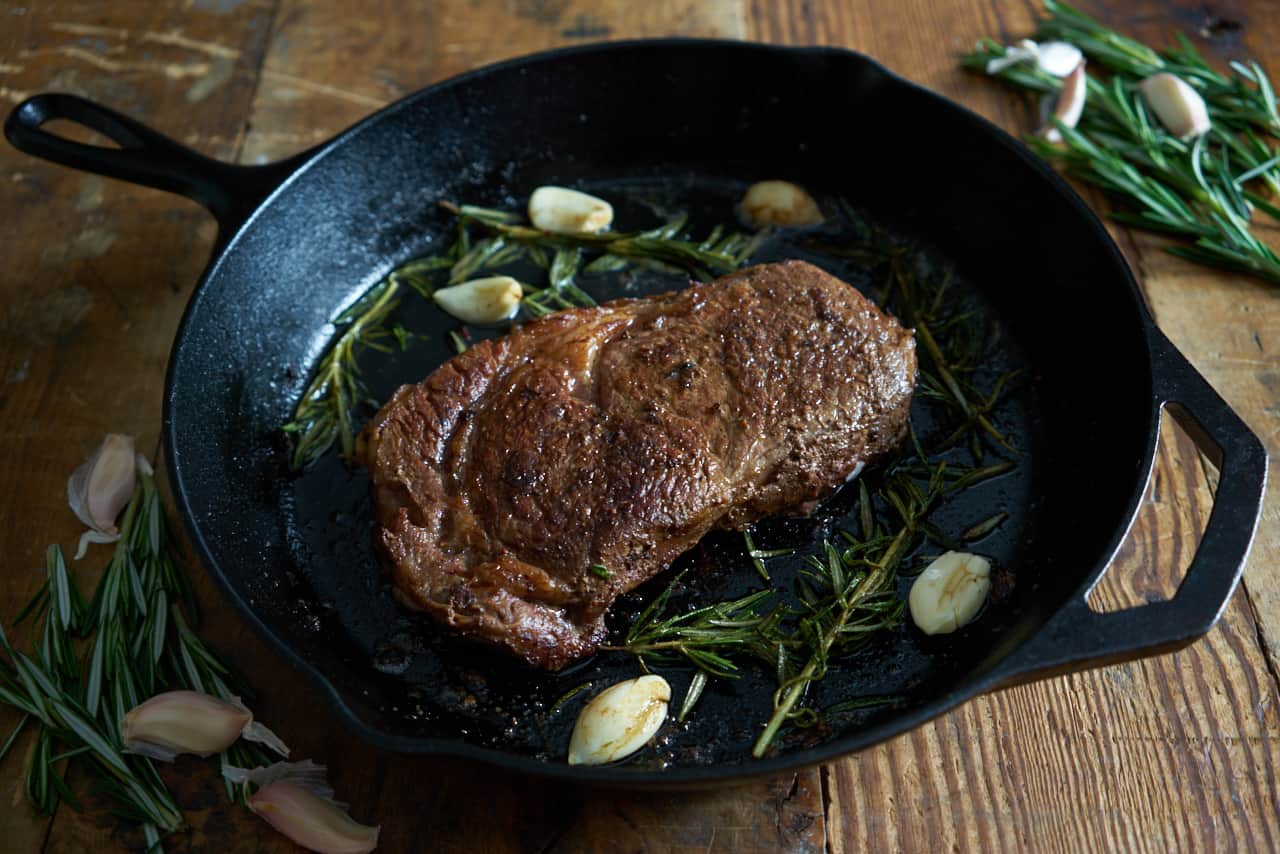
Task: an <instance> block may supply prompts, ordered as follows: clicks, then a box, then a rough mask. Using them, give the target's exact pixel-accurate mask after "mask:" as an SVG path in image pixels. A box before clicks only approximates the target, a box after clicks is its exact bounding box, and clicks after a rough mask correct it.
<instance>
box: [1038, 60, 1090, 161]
mask: <svg viewBox="0 0 1280 854" xmlns="http://www.w3.org/2000/svg"><path fill="white" fill-rule="evenodd" d="M1088 83H1089V78H1088V77H1087V76H1086V75H1085V71H1084V62H1081V63H1080V64H1079V65H1077V66H1076V70H1075V71H1073V72H1071V73H1070V74H1069V75H1067V79H1066V80H1063V81H1062V91H1061V92H1059V93H1058V103H1057V106H1056V107H1054V110H1053V117H1054V118H1055V119H1057V120H1058V121H1060V122H1062V123H1063V124H1064V125H1066V126H1067V127H1069V128H1073V127H1075V126H1076V124H1077V123H1078V122H1079V121H1080V115H1081V114H1082V113H1083V112H1084V99H1085V95H1086V93H1087V92H1088V90H1089V86H1088ZM1043 133H1044V138H1045V139H1047V140H1049V141H1050V142H1053V143H1059V142H1062V132H1061V131H1059V130H1058V128H1057V127H1056V126H1053V125H1050V126H1049V127H1047V128H1045V129H1044V131H1043Z"/></svg>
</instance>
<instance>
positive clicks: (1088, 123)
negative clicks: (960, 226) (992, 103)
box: [962, 0, 1280, 284]
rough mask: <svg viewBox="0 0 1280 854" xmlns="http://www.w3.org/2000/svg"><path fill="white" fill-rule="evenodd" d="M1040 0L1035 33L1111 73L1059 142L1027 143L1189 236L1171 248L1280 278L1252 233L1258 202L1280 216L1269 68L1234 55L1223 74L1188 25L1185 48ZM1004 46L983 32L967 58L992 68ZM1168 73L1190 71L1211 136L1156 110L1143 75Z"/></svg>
mask: <svg viewBox="0 0 1280 854" xmlns="http://www.w3.org/2000/svg"><path fill="white" fill-rule="evenodd" d="M1043 2H1044V8H1045V11H1046V13H1047V15H1048V17H1046V18H1044V19H1042V20H1041V21H1040V22H1039V27H1038V29H1037V33H1036V39H1037V40H1041V41H1063V42H1068V43H1070V44H1073V45H1075V46H1076V47H1078V48H1080V49H1081V50H1082V51H1083V52H1084V53H1085V55H1086V56H1087V57H1088V58H1089V60H1090V61H1091V62H1092V63H1093V65H1091V66H1090V67H1091V68H1092V67H1095V66H1097V67H1101V68H1104V69H1106V71H1107V72H1108V77H1107V79H1105V80H1104V79H1102V78H1099V77H1097V76H1093V75H1088V79H1087V97H1086V99H1085V105H1084V112H1083V113H1082V115H1081V117H1080V121H1079V123H1078V125H1077V126H1076V127H1075V128H1069V127H1066V126H1063V125H1062V124H1061V123H1060V122H1059V123H1057V126H1058V129H1059V131H1060V132H1061V133H1062V136H1063V144H1062V145H1060V146H1059V145H1054V144H1052V143H1050V142H1048V141H1047V140H1045V139H1043V138H1041V137H1039V136H1030V137H1028V138H1027V144H1028V145H1030V146H1031V147H1032V148H1033V149H1034V150H1035V151H1036V153H1038V154H1039V155H1040V156H1042V157H1044V158H1045V159H1046V160H1048V161H1050V162H1052V163H1055V164H1057V165H1058V166H1060V167H1062V168H1064V169H1065V170H1066V171H1067V172H1068V173H1069V174H1071V175H1073V176H1075V177H1076V178H1079V179H1080V180H1082V181H1084V182H1085V183H1089V184H1093V185H1096V186H1098V187H1100V188H1102V189H1103V190H1104V191H1106V192H1107V193H1109V194H1110V195H1111V196H1112V197H1113V198H1115V199H1117V200H1118V201H1119V202H1120V203H1121V204H1122V208H1121V209H1119V210H1117V211H1115V212H1113V213H1112V214H1111V216H1112V218H1113V219H1115V220H1117V221H1118V222H1122V223H1124V224H1126V225H1131V226H1134V227H1137V228H1141V229H1146V230H1149V231H1156V232H1163V233H1167V234H1170V235H1174V236H1176V237H1180V238H1184V239H1185V240H1186V241H1187V242H1185V243H1182V244H1179V245H1174V246H1170V247H1167V251H1168V252H1170V253H1172V254H1174V255H1177V256H1179V257H1182V258H1186V259H1189V260H1191V261H1196V262H1199V263H1201V264H1205V265H1208V266H1212V267H1220V268H1224V269H1229V270H1234V271H1237V272H1242V273H1247V274H1251V275H1254V276H1257V277H1259V278H1261V279H1264V280H1266V281H1268V282H1271V283H1273V284H1280V256H1277V254H1276V253H1275V251H1273V250H1272V249H1271V247H1269V246H1268V245H1267V244H1266V243H1265V242H1263V241H1262V240H1261V239H1259V238H1258V237H1257V236H1256V235H1254V234H1253V232H1252V231H1251V230H1250V225H1251V221H1252V218H1253V214H1254V211H1255V210H1260V211H1262V212H1263V213H1265V214H1266V215H1267V216H1268V217H1270V218H1271V219H1272V220H1276V221H1280V207H1277V205H1276V202H1275V193H1277V192H1280V155H1278V153H1277V150H1276V148H1275V146H1274V145H1273V144H1272V143H1271V142H1270V141H1269V139H1275V138H1277V137H1280V113H1277V109H1276V96H1275V91H1274V89H1273V88H1272V86H1271V82H1270V80H1269V79H1268V77H1267V74H1266V72H1265V71H1263V69H1262V67H1261V66H1259V65H1258V64H1257V63H1256V62H1254V63H1249V64H1248V65H1246V64H1244V63H1239V62H1233V63H1231V64H1230V72H1229V73H1228V74H1223V73H1220V72H1219V71H1217V70H1215V69H1214V68H1212V67H1211V66H1210V65H1209V64H1208V63H1207V62H1206V61H1205V59H1204V57H1203V56H1201V54H1200V53H1199V52H1198V51H1197V50H1196V48H1195V47H1194V46H1193V45H1192V43H1191V42H1190V40H1189V39H1187V38H1186V37H1185V36H1184V35H1182V34H1181V33H1179V34H1178V35H1177V46H1176V47H1174V48H1170V49H1166V50H1161V51H1157V50H1154V49H1152V48H1150V47H1148V46H1147V45H1144V44H1142V43H1141V42H1138V41H1136V40H1134V39H1131V38H1128V37H1126V36H1123V35H1121V34H1120V33H1117V32H1115V31H1114V30H1111V29H1108V28H1107V27H1104V26H1103V25H1102V24H1100V23H1098V22H1097V21H1094V20H1093V19H1092V18H1090V17H1088V16H1087V15H1084V14H1083V13H1081V12H1079V11H1077V10H1076V9H1074V8H1072V7H1071V6H1068V5H1067V4H1066V3H1062V2H1058V0H1043ZM1006 52H1007V50H1006V48H1005V47H1003V46H1002V45H1000V44H999V43H997V42H995V41H993V40H991V39H985V40H983V41H981V42H979V43H978V45H977V48H976V49H975V50H974V51H973V52H972V53H969V54H967V55H966V56H965V57H964V58H963V60H962V61H963V64H964V65H965V66H966V67H968V68H971V69H974V70H976V71H980V72H983V73H986V69H987V64H988V63H989V62H990V61H992V60H994V59H999V58H1001V57H1003V56H1005V54H1006ZM1160 72H1167V73H1169V74H1173V75H1175V76H1176V77H1178V78H1180V79H1182V80H1183V81H1185V82H1186V83H1188V84H1189V85H1191V86H1192V87H1194V88H1195V89H1196V90H1197V91H1198V92H1199V94H1200V95H1201V97H1203V98H1204V101H1205V105H1206V107H1207V109H1208V113H1209V118H1210V120H1211V123H1212V128H1211V130H1210V131H1209V132H1208V133H1206V134H1204V135H1203V136H1199V137H1197V138H1196V139H1194V140H1183V139H1179V138H1177V137H1175V136H1173V135H1172V134H1170V133H1169V132H1168V131H1166V130H1165V128H1164V127H1163V126H1162V125H1161V124H1160V122H1159V121H1158V120H1156V119H1155V118H1154V117H1153V116H1152V114H1151V111H1150V109H1149V107H1148V106H1147V104H1146V103H1145V101H1144V99H1143V97H1142V96H1141V95H1140V94H1139V92H1138V89H1137V84H1138V83H1139V82H1140V81H1141V80H1143V79H1144V78H1146V77H1148V76H1150V75H1153V74H1157V73H1160ZM995 76H998V77H999V78H1000V79H1002V80H1004V81H1005V82H1007V83H1010V84H1012V85H1014V86H1017V87H1020V88H1023V89H1029V90H1031V91H1035V92H1043V93H1055V92H1057V91H1059V90H1060V89H1061V87H1062V81H1061V80H1059V79H1058V78H1057V77H1054V76H1053V75H1052V74H1049V73H1047V72H1045V71H1042V70H1040V69H1039V68H1037V66H1036V65H1035V63H1034V62H1030V63H1016V64H1014V65H1010V66H1008V67H1006V68H1004V69H1003V70H1000V71H998V72H997V73H996V75H995Z"/></svg>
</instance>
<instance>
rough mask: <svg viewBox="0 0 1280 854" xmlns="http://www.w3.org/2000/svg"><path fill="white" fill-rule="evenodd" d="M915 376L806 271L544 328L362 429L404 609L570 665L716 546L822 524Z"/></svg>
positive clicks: (458, 369) (888, 335)
mask: <svg viewBox="0 0 1280 854" xmlns="http://www.w3.org/2000/svg"><path fill="white" fill-rule="evenodd" d="M915 376H916V357H915V341H914V338H913V337H912V334H911V332H910V330H907V329H903V328H902V326H900V325H899V324H898V322H897V321H896V320H894V319H893V318H892V317H889V316H888V315H886V314H884V313H883V312H881V311H880V310H879V309H878V308H877V307H876V306H875V305H874V304H873V303H872V302H870V301H869V300H867V299H866V298H865V297H863V296H862V295H861V294H860V293H858V291H857V290H856V289H854V288H852V287H850V286H849V285H846V284H845V283H843V282H841V281H840V280H839V279H837V278H835V277H834V276H831V275H829V274H827V273H825V272H823V271H821V270H819V269H818V268H817V267H814V266H812V265H810V264H806V263H804V262H800V261H788V262H784V263H780V264H768V265H761V266H757V267H751V268H748V269H745V270H742V271H740V272H738V273H735V274H733V275H731V276H727V277H725V278H723V279H720V280H718V281H716V282H712V283H710V284H701V285H694V286H691V287H689V288H688V289H686V290H682V291H676V292H673V293H668V294H662V295H660V296H655V297H651V298H648V299H643V300H618V301H616V302H611V303H607V304H605V305H602V306H600V307H598V308H592V309H575V310H572V311H564V312H560V313H558V314H554V315H550V316H547V317H544V318H542V319H539V320H536V321H533V322H532V323H529V324H527V325H525V326H523V327H521V328H519V329H516V330H514V331H513V332H512V333H511V334H509V335H507V336H506V337H504V338H500V339H496V340H492V341H481V342H479V343H477V344H475V345H474V346H472V347H471V348H470V349H468V350H467V351H466V352H465V353H462V354H461V355H459V356H457V357H455V358H453V359H450V360H449V361H448V362H446V363H445V364H444V365H442V366H441V367H440V368H439V369H438V370H436V371H435V372H434V373H433V374H431V376H429V377H427V379H426V380H424V381H423V382H421V383H419V384H417V385H408V386H403V387H402V388H400V389H399V391H397V392H396V394H395V396H394V397H393V398H392V399H391V401H390V402H388V403H387V405H386V406H384V407H383V408H382V411H381V412H379V413H378V415H377V417H375V418H374V419H373V421H372V422H371V423H370V424H369V426H368V427H367V428H366V429H365V432H364V434H363V437H362V439H363V442H362V451H361V453H362V456H363V460H364V462H365V464H366V465H368V467H369V470H370V472H371V475H372V478H373V490H374V499H375V503H376V506H377V513H378V520H379V524H380V530H379V532H378V535H377V539H378V541H379V543H380V545H381V548H382V550H383V551H384V552H385V555H386V558H387V560H388V563H389V565H390V567H391V571H392V573H393V576H394V581H395V584H396V587H397V592H398V595H399V596H400V598H401V600H402V601H404V602H405V603H406V604H409V605H411V606H412V607H416V608H420V609H422V610H424V611H426V612H427V613H429V614H430V615H431V616H433V617H434V618H436V619H437V620H440V621H441V622H443V623H445V624H447V625H449V626H451V627H453V628H454V629H455V630H457V631H459V632H461V633H462V634H464V635H467V636H469V637H472V638H477V639H480V640H483V641H487V642H489V643H492V644H496V645H498V646H501V647H505V648H507V649H509V650H510V651H512V652H514V653H515V654H516V655H519V656H520V657H522V658H524V659H525V660H527V661H529V662H530V663H532V664H535V665H537V666H539V667H544V668H548V669H556V668H559V667H562V666H563V665H565V664H566V663H568V662H570V661H572V660H574V659H576V658H580V657H582V656H584V655H587V654H589V653H591V652H592V651H594V650H595V649H596V647H597V646H598V645H599V644H600V642H601V640H602V637H603V634H604V613H605V611H606V610H607V609H608V607H609V605H610V604H611V603H612V602H613V601H614V599H616V598H617V597H618V596H619V595H620V594H622V593H623V592H625V591H627V590H630V589H632V588H633V587H635V586H636V585H638V584H640V583H641V582H643V581H644V580H646V579H648V578H650V577H652V576H653V575H655V574H657V573H658V572H661V571H662V570H663V569H665V568H666V567H667V566H668V565H670V563H671V561H672V560H674V559H675V558H676V556H677V555H679V554H680V553H681V552H683V551H685V550H686V549H688V548H689V547H691V546H692V545H693V544H694V543H696V542H697V541H698V539H699V538H701V537H702V536H703V534H705V533H707V531H709V530H711V529H712V528H714V527H727V528H740V527H743V526H745V525H746V524H748V523H750V522H752V521H754V520H756V519H759V518H761V517H763V516H767V515H772V514H778V513H788V512H792V513H794V512H808V511H809V510H811V509H812V508H813V507H814V506H815V504H816V503H817V501H819V500H820V499H822V498H824V497H826V496H827V495H829V494H830V493H831V492H832V491H834V490H835V489H836V488H837V487H838V486H839V485H840V484H841V483H842V482H843V481H844V479H845V477H846V475H847V474H848V473H849V472H850V471H852V470H853V469H854V468H855V467H857V466H858V464H860V463H866V462H872V461H874V460H875V459H876V458H877V457H879V456H881V455H883V454H884V453H886V452H887V451H889V450H891V449H892V448H894V447H895V446H896V445H897V444H898V443H899V442H900V441H901V440H902V437H903V435H904V433H905V430H906V423H907V410H908V407H909V406H910V400H911V393H912V391H913V388H914V385H915ZM593 564H603V565H604V566H605V567H607V568H608V570H609V573H610V576H609V577H608V578H602V577H600V576H599V575H597V574H595V573H594V572H592V571H591V566H592V565H593Z"/></svg>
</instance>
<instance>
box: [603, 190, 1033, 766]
mask: <svg viewBox="0 0 1280 854" xmlns="http://www.w3.org/2000/svg"><path fill="white" fill-rule="evenodd" d="M841 217H842V220H843V221H842V223H841V226H842V228H841V232H842V234H844V235H846V236H845V237H842V238H841V239H840V240H839V241H838V242H837V244H836V245H826V246H815V247H814V248H815V249H817V250H818V251H824V252H828V253H830V254H833V255H839V256H842V257H846V258H851V259H854V260H856V261H858V262H860V263H862V264H864V265H866V266H867V267H870V268H872V269H873V270H880V271H882V272H883V274H884V278H883V281H884V286H883V289H882V292H881V294H880V301H881V302H882V304H885V305H886V306H887V307H888V308H890V309H891V310H892V311H894V312H895V313H896V314H897V315H898V316H899V317H900V318H901V319H902V320H903V322H904V323H907V324H908V325H912V326H914V327H915V328H916V333H917V341H918V342H919V344H920V346H919V350H920V364H921V369H920V380H919V385H918V388H919V393H920V395H921V397H922V398H923V399H924V400H926V401H928V402H930V403H931V404H932V405H933V406H934V408H935V410H936V412H937V415H938V419H937V420H938V421H939V422H940V423H941V425H942V427H941V428H940V429H938V430H936V431H935V432H936V433H937V435H936V436H931V437H929V444H930V446H931V449H930V450H929V451H926V450H925V447H924V444H923V443H922V441H921V440H920V438H919V437H917V435H916V433H915V431H914V429H911V430H909V431H908V439H909V441H908V445H907V448H906V450H905V453H904V456H902V457H900V458H899V459H898V460H897V461H896V462H894V463H893V464H891V466H890V468H889V469H888V471H887V472H886V473H885V475H884V479H883V483H882V485H881V487H880V488H879V489H877V490H875V491H872V490H870V489H869V488H868V486H867V482H866V481H865V480H863V481H861V482H860V483H859V485H858V488H859V490H860V494H859V499H858V504H857V506H856V519H857V522H858V528H859V531H858V532H857V533H852V532H849V531H840V532H839V540H838V541H837V542H835V543H833V542H830V541H824V543H823V545H822V548H821V550H820V551H819V553H818V554H813V555H807V556H806V557H805V559H804V560H805V564H806V566H805V569H804V571H803V576H802V579H801V582H800V584H799V587H798V591H797V593H798V601H793V600H791V599H790V598H784V595H783V593H782V592H781V591H778V590H775V589H767V590H762V591H759V592H757V593H753V594H750V595H748V596H745V597H742V598H739V599H736V600H733V601H729V602H723V603H717V604H713V605H704V606H701V607H698V608H695V609H693V610H691V611H688V612H686V613H678V614H671V613H669V603H670V599H671V597H672V593H673V591H674V590H675V588H676V586H677V585H678V584H679V578H677V579H676V580H675V581H673V582H672V583H671V585H670V586H668V588H667V589H666V590H665V591H664V592H663V593H662V594H660V595H659V596H658V598H656V599H655V600H654V601H653V602H652V603H651V604H650V605H649V606H648V608H646V609H645V611H644V612H643V613H642V614H641V615H640V616H639V617H638V618H637V619H636V621H635V623H634V624H633V625H632V627H631V629H630V631H629V632H628V634H627V636H626V637H625V639H624V640H623V642H622V643H621V644H619V645H618V647H616V648H618V649H622V650H625V651H627V652H630V653H632V654H633V655H635V656H636V657H637V658H638V659H639V660H640V662H641V665H642V666H644V667H645V668H646V669H647V668H648V667H649V666H670V665H672V664H677V663H681V662H682V661H683V662H684V663H688V664H692V665H693V666H694V667H695V668H696V672H695V674H694V678H693V680H692V681H691V684H690V687H689V690H688V691H687V692H686V695H685V698H684V701H683V703H682V706H681V711H680V718H681V719H683V718H684V717H685V716H686V715H687V714H688V713H689V711H690V709H691V708H692V707H693V706H694V704H695V703H697V701H698V698H699V697H700V696H701V694H702V691H703V690H704V688H705V687H706V685H707V684H708V682H709V681H710V680H712V679H725V678H729V679H732V678H737V677H739V676H740V675H741V668H742V667H743V666H745V665H746V664H747V663H748V662H752V663H755V664H757V665H759V666H763V667H767V668H769V669H770V670H772V671H773V672H774V673H775V674H776V676H777V681H778V689H777V691H776V693H775V695H774V709H773V712H772V714H771V716H770V719H769V720H768V721H767V722H766V723H765V726H764V729H763V730H762V732H761V734H760V736H759V738H758V739H757V741H756V743H755V745H754V747H753V753H754V755H756V756H761V755H763V754H764V753H765V752H766V751H767V750H768V749H769V747H770V745H771V744H772V743H773V742H774V740H775V739H776V738H777V736H778V733H779V732H780V731H781V729H782V728H783V727H784V726H786V725H788V724H793V725H797V726H804V725H808V724H811V723H812V722H813V721H814V720H816V719H817V717H818V714H819V713H818V712H816V711H815V710H814V709H812V708H810V707H809V706H808V705H806V696H807V694H808V691H809V688H810V686H811V685H812V684H813V683H815V682H817V681H820V680H821V679H822V678H823V677H824V676H825V675H826V674H827V672H828V670H829V669H830V667H831V666H832V664H833V663H834V662H835V661H836V660H837V659H838V658H840V657H842V656H845V655H848V654H849V653H851V652H852V651H853V650H855V649H856V648H858V647H859V646H861V645H862V644H864V643H866V642H867V641H868V640H870V639H871V638H872V637H873V636H875V635H876V634H877V633H880V632H884V631H886V630H890V629H893V628H894V627H896V626H898V625H899V624H900V623H901V621H902V617H903V610H904V609H903V603H902V602H901V601H900V600H899V599H898V598H897V595H896V590H895V588H896V579H897V575H898V573H899V570H900V569H901V567H902V563H903V560H904V559H905V558H907V557H908V556H910V555H911V554H912V553H913V552H915V551H916V550H917V549H919V548H920V546H921V545H922V544H924V543H925V542H926V541H932V542H934V543H936V544H937V545H939V546H942V547H943V548H960V547H961V543H960V542H959V540H962V539H966V538H977V537H978V536H982V535H984V534H985V533H989V532H990V531H991V530H993V529H994V528H995V527H996V526H997V525H999V524H1000V523H1001V522H1002V521H1003V518H1004V514H1000V513H997V514H995V515H994V516H992V517H989V518H988V519H985V520H983V521H981V522H978V523H976V524H975V525H972V526H970V527H969V528H968V529H967V530H966V531H965V532H964V533H963V534H960V535H959V536H953V535H949V534H947V533H946V532H944V531H941V530H939V529H938V528H937V527H936V526H935V525H934V524H933V523H931V522H930V521H929V514H930V512H931V511H932V510H933V509H934V508H935V507H937V506H938V504H939V503H940V502H941V501H942V500H943V499H944V498H946V497H947V496H950V495H953V494H955V493H957V492H960V491H962V490H964V489H968V488H970V487H972V486H975V485H977V484H979V483H981V482H983V481H985V480H988V479H990V478H993V477H996V476H999V475H1001V474H1004V473H1006V472H1008V471H1010V470H1012V469H1013V468H1014V463H1013V462H1012V461H1011V460H1009V459H1004V460H999V461H996V462H990V463H984V459H986V456H987V454H988V453H990V452H991V451H992V450H994V451H995V452H997V453H998V454H1000V455H1004V456H1011V455H1012V454H1014V453H1015V452H1014V450H1013V448H1012V445H1011V443H1010V442H1009V440H1008V438H1007V437H1006V436H1005V435H1004V434H1003V433H1002V432H1000V431H999V430H998V429H997V428H996V426H995V425H994V423H993V421H992V418H993V415H994V411H995V409H996V408H997V407H998V405H999V403H1000V402H1001V401H1002V400H1003V399H1004V396H1005V393H1006V391H1007V389H1008V388H1009V384H1010V382H1011V381H1012V380H1013V379H1014V377H1015V376H1016V374H1015V373H1013V372H1010V373H1007V374H1005V375H1003V376H1000V377H997V378H996V379H995V380H994V381H992V382H990V383H989V384H986V383H980V382H979V381H978V379H977V373H978V368H979V366H980V365H981V364H982V363H983V361H984V356H985V353H986V350H987V348H988V347H989V346H990V342H991V340H992V339H993V337H994V334H995V333H994V331H993V330H991V329H989V328H987V327H986V326H985V325H984V324H983V323H981V322H980V320H979V318H978V317H977V315H976V314H975V313H974V312H973V311H971V310H970V307H969V306H968V304H967V303H966V302H965V301H964V300H961V299H957V298H955V297H954V294H953V293H952V291H951V290H950V289H949V288H950V284H951V281H952V279H951V276H950V275H949V273H947V272H945V271H944V272H942V273H941V274H938V275H930V274H927V273H926V271H924V270H922V269H921V268H920V267H919V266H918V265H917V264H915V263H914V262H913V260H912V259H913V255H912V252H911V251H910V250H909V248H907V247H905V246H902V245H901V244H899V243H897V242H895V241H893V240H892V239H891V238H889V237H888V236H887V235H885V234H883V233H882V232H879V231H878V230H875V229H873V228H871V227H870V226H869V225H868V224H867V223H866V222H865V221H863V220H862V219H861V218H860V217H858V216H857V215H856V213H855V212H854V211H853V210H852V208H850V207H849V206H848V205H843V206H842V213H841ZM849 234H851V235H852V236H851V237H849V236H848V235H849ZM966 440H967V445H968V447H969V448H970V450H971V454H972V457H973V464H972V465H960V464H957V463H955V462H948V461H947V460H946V459H944V458H943V455H944V454H945V453H946V452H947V451H948V450H949V449H951V448H953V447H955V446H956V445H958V444H960V443H961V442H962V441H966ZM744 544H745V546H746V551H747V555H748V557H750V558H751V559H752V560H753V563H755V564H758V566H757V571H760V572H761V574H762V576H764V577H765V578H766V581H767V574H766V573H764V572H763V569H764V568H763V561H762V558H763V557H766V556H773V555H775V554H777V553H778V552H777V551H764V550H760V549H757V548H756V544H755V542H754V540H753V539H752V537H751V535H750V532H746V533H744ZM855 699H856V698H855ZM882 702H884V699H883V698H877V699H876V700H875V704H881V703H882ZM856 704H857V703H855V705H856ZM836 707H838V708H841V709H843V708H846V706H845V705H842V704H840V703H837V704H836Z"/></svg>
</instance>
